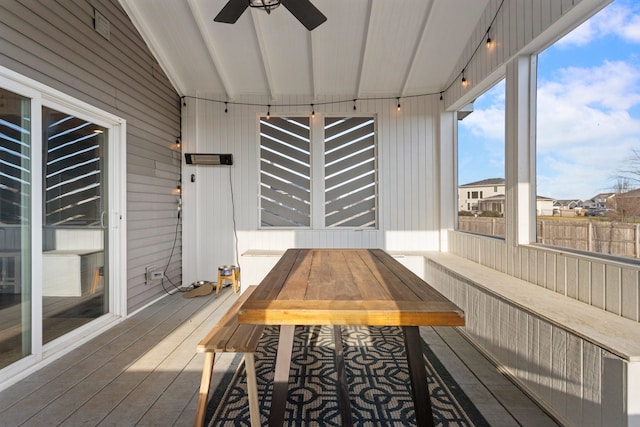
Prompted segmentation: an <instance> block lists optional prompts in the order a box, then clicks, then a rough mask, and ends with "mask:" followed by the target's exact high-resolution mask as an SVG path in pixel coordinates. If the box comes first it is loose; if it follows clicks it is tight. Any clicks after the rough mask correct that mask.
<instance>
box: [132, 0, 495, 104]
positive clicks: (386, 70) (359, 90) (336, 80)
mask: <svg viewBox="0 0 640 427" xmlns="http://www.w3.org/2000/svg"><path fill="white" fill-rule="evenodd" d="M120 1H121V4H122V6H123V7H124V9H125V11H126V12H127V13H128V14H129V16H130V17H131V19H132V21H133V22H134V24H135V25H136V27H137V28H138V30H139V31H140V33H141V34H142V36H143V37H144V39H145V40H146V42H147V44H148V45H149V47H150V48H151V50H152V51H153V52H154V54H155V55H156V57H157V59H158V61H159V62H160V64H161V65H162V67H163V68H164V70H165V72H166V73H167V74H168V76H169V78H170V80H171V81H172V83H173V85H174V86H175V88H176V90H177V91H178V93H179V94H180V95H196V94H198V95H202V94H209V95H215V96H222V97H226V98H227V99H228V100H230V101H233V100H237V99H241V98H243V97H247V96H265V97H267V98H268V99H274V100H275V99H278V98H279V97H283V96H302V97H304V98H305V99H312V100H313V99H322V98H325V97H344V98H346V99H352V98H353V99H356V98H359V99H362V98H366V97H405V96H411V95H421V94H427V93H437V92H440V91H443V90H445V89H446V87H447V86H448V85H449V83H450V79H451V78H455V75H456V74H458V73H459V72H460V71H461V70H454V66H455V64H456V63H457V61H458V59H459V58H460V56H461V54H462V51H463V48H464V46H465V44H466V42H467V40H468V38H469V36H470V34H471V33H472V31H473V30H474V29H475V27H476V24H477V22H478V20H479V19H480V16H481V15H482V12H483V10H484V9H485V7H486V5H487V3H488V0H312V2H313V4H314V5H315V6H316V7H317V8H318V9H319V10H320V11H321V12H322V13H323V14H324V15H325V16H326V17H327V21H326V22H325V23H323V24H322V25H320V26H319V27H317V28H316V29H314V30H313V31H307V29H306V28H305V27H304V26H303V25H302V24H300V23H299V22H298V21H297V20H296V19H295V18H294V17H293V15H291V13H290V12H289V11H288V10H287V9H286V8H284V7H283V6H280V7H278V8H277V9H275V10H273V11H272V12H271V14H270V15H268V14H267V13H266V12H264V11H262V10H257V9H251V8H248V9H247V10H246V11H245V12H244V13H243V14H242V16H241V17H240V19H239V20H238V21H237V22H236V23H235V24H225V23H218V22H214V21H213V18H214V17H215V16H216V15H217V14H218V12H219V11H220V10H221V9H222V7H223V6H224V5H225V4H226V1H227V0H120Z"/></svg>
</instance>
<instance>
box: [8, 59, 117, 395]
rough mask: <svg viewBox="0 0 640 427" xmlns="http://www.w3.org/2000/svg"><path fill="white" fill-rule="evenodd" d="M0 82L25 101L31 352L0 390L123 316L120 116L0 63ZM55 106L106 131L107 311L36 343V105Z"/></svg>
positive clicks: (38, 129) (39, 264) (39, 317)
mask: <svg viewBox="0 0 640 427" xmlns="http://www.w3.org/2000/svg"><path fill="white" fill-rule="evenodd" d="M0 86H2V87H3V88H5V89H7V90H10V91H12V92H15V93H17V94H20V95H22V96H25V97H28V98H30V99H31V181H32V182H31V191H32V193H31V218H30V221H31V230H30V232H31V248H30V250H31V251H30V256H31V269H30V271H31V354H30V355H29V356H26V357H24V358H22V359H20V360H18V361H16V362H15V363H13V364H11V365H9V366H7V367H6V368H3V369H1V370H0V374H1V375H0V378H2V380H0V390H3V389H4V388H6V387H8V386H10V385H11V384H14V383H15V382H17V381H19V380H20V379H22V378H25V377H26V376H28V375H29V374H31V373H33V372H35V371H36V370H38V369H40V368H42V367H43V366H44V365H46V364H48V363H50V362H52V361H53V360H55V359H57V358H59V357H61V356H62V355H64V354H66V353H68V352H69V351H71V350H73V349H75V348H77V347H79V346H80V345H82V344H84V343H85V342H87V341H89V340H90V339H92V338H94V337H96V336H97V335H99V334H101V333H103V332H104V331H105V330H107V329H108V328H110V327H112V326H114V325H115V324H117V323H119V322H120V321H122V320H123V319H124V318H125V317H126V315H127V230H126V229H127V227H126V224H127V217H126V214H127V211H126V207H127V203H126V202H127V193H126V188H127V184H126V179H127V174H126V172H127V171H126V164H127V162H126V141H127V138H126V136H127V123H126V120H125V119H123V118H121V117H118V116H116V115H114V114H111V113H109V112H107V111H104V110H102V109H100V108H98V107H96V106H93V105H91V104H89V103H87V102H84V101H81V100H79V99H76V98H74V97H72V96H70V95H67V94H65V93H63V92H61V91H59V90H57V89H53V88H51V87H49V86H46V85H44V84H42V83H39V82H37V81H35V80H32V79H30V78H28V77H25V76H23V75H21V74H18V73H16V72H14V71H12V70H9V69H7V68H5V67H2V66H0ZM43 106H47V107H51V108H55V109H57V110H59V111H63V112H66V113H69V114H73V115H75V116H77V117H80V118H82V119H85V120H89V121H91V122H93V123H96V124H98V125H100V126H103V127H105V128H107V129H108V139H107V156H108V162H107V176H108V180H109V181H108V182H109V184H108V185H107V198H108V201H107V203H108V213H109V221H108V224H109V227H108V230H107V231H108V240H109V243H108V245H107V246H108V248H107V252H106V255H107V257H108V260H109V274H108V277H109V281H108V283H105V285H106V286H109V313H107V314H105V315H103V316H101V317H99V318H98V319H95V320H93V321H91V322H89V323H87V324H86V325H84V326H82V327H80V328H78V329H75V330H73V331H71V332H69V333H67V334H65V335H63V336H62V337H59V338H57V339H55V340H53V341H51V342H49V343H47V344H46V345H43V344H42V238H43V237H42V197H41V194H42V167H41V166H42V154H41V150H42V143H43V142H42V107H43Z"/></svg>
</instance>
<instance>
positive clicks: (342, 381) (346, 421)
mask: <svg viewBox="0 0 640 427" xmlns="http://www.w3.org/2000/svg"><path fill="white" fill-rule="evenodd" d="M333 341H334V342H335V346H336V374H337V376H338V407H339V408H340V418H341V420H342V425H343V426H345V427H346V426H352V425H353V419H352V416H351V400H349V385H348V384H347V373H346V370H345V366H344V347H343V345H342V330H341V328H340V326H334V327H333Z"/></svg>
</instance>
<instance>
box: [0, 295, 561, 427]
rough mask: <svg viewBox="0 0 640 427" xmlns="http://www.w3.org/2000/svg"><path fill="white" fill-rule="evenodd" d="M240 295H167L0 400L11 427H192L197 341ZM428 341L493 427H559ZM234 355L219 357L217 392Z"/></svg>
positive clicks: (488, 367)
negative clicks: (185, 296)
mask: <svg viewBox="0 0 640 427" xmlns="http://www.w3.org/2000/svg"><path fill="white" fill-rule="evenodd" d="M236 297H237V295H235V294H233V292H232V290H231V288H230V287H227V288H224V289H223V290H222V291H221V293H220V294H219V295H218V296H217V297H215V296H214V295H213V294H212V295H209V296H205V297H198V298H192V299H185V298H183V297H182V295H181V294H174V295H171V296H168V297H166V298H164V299H162V300H161V301H159V302H158V303H156V304H154V305H152V306H150V307H148V308H146V309H145V310H143V311H141V312H139V313H138V314H136V315H135V316H132V317H131V318H129V319H127V320H125V321H124V322H122V323H120V324H119V325H117V326H116V327H114V328H112V329H110V330H109V331H107V332H106V333H104V334H102V335H100V336H99V337H97V338H95V339H94V340H92V341H91V342H89V343H87V344H86V345H83V346H82V347H80V348H78V349H76V350H74V351H72V352H70V353H69V354H67V355H65V356H63V357H62V358H60V359H58V360H56V361H55V362H52V363H51V364H49V365H48V366H46V367H44V368H43V369H41V370H40V371H38V372H36V373H35V374H33V375H31V376H29V377H27V378H26V379H24V380H23V381H20V382H19V383H17V384H15V385H13V386H12V387H10V388H8V389H6V390H4V391H2V392H0V425H2V426H38V427H40V426H81V425H82V426H191V425H193V420H194V416H195V408H196V403H197V391H198V386H199V384H200V373H201V369H202V364H203V361H204V357H203V355H202V354H201V353H196V351H195V348H196V344H197V343H198V341H199V340H200V339H201V338H202V337H203V336H204V335H205V334H206V332H207V331H208V330H209V329H210V328H211V327H213V325H214V324H215V323H216V322H217V321H218V319H219V318H220V317H221V316H222V315H223V314H224V313H225V312H226V310H227V308H228V307H229V306H230V305H231V304H232V303H233V301H235V298H236ZM420 330H421V334H422V336H423V338H424V339H425V340H426V341H427V342H428V343H429V344H430V346H431V348H432V350H433V351H434V352H435V353H436V354H437V355H438V357H439V358H440V360H441V361H442V362H443V364H445V366H447V369H448V370H449V371H450V372H451V373H452V374H453V375H454V377H455V378H456V380H457V381H458V383H459V384H460V386H461V387H462V388H463V389H464V390H465V392H466V393H467V394H468V395H469V397H470V398H471V399H472V400H473V401H474V403H475V404H476V406H477V407H478V409H479V410H480V411H481V412H482V413H483V415H484V416H485V417H486V418H487V420H488V421H489V422H490V423H491V425H492V426H555V425H556V424H555V423H554V422H553V420H551V419H550V418H549V417H548V416H546V414H545V413H544V412H543V411H542V410H541V409H540V408H539V407H538V406H537V405H535V403H533V402H532V401H531V400H530V399H529V398H528V397H527V396H526V395H525V394H523V393H522V392H521V391H520V390H519V389H518V388H517V387H515V386H514V385H513V384H512V383H511V382H510V381H509V380H508V379H507V378H505V377H504V376H503V375H502V374H500V373H499V372H498V371H497V369H496V368H495V367H494V366H493V365H492V364H491V363H490V362H489V361H487V360H486V359H485V358H484V357H482V356H481V355H480V354H479V353H478V352H477V351H476V350H475V348H474V347H473V346H472V345H470V344H469V343H468V342H467V341H466V339H464V337H463V336H462V335H460V333H459V332H457V331H456V330H455V329H454V328H420ZM233 357H234V355H233V354H232V353H224V354H220V355H217V356H216V364H215V367H214V374H213V381H212V388H215V387H217V385H218V383H219V381H220V378H221V377H222V375H223V373H224V372H225V371H226V370H227V369H228V367H229V365H230V363H231V361H232V360H233Z"/></svg>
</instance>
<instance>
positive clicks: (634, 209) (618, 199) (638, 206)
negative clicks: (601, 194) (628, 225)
mask: <svg viewBox="0 0 640 427" xmlns="http://www.w3.org/2000/svg"><path fill="white" fill-rule="evenodd" d="M609 201H610V204H609V206H608V207H609V208H612V209H615V210H616V213H617V215H619V216H620V217H622V218H629V217H637V216H640V188H638V189H636V190H631V191H627V192H626V193H622V194H614V195H613V196H612V197H611V199H610V200H609Z"/></svg>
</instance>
